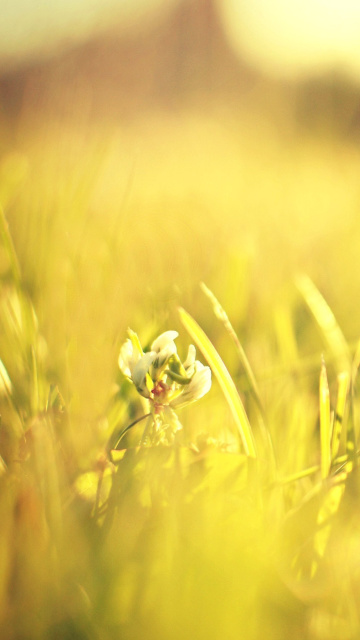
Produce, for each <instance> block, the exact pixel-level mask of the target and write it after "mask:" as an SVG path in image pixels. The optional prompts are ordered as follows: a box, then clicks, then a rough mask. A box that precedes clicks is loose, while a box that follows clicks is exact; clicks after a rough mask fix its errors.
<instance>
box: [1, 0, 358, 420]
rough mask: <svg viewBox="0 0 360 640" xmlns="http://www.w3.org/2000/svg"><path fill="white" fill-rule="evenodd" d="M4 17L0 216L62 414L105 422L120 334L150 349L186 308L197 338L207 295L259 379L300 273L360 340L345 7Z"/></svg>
mask: <svg viewBox="0 0 360 640" xmlns="http://www.w3.org/2000/svg"><path fill="white" fill-rule="evenodd" d="M1 15H2V19H1V24H0V130H1V137H0V201H1V204H2V207H3V208H4V211H5V214H6V216H7V219H8V221H9V227H10V232H11V234H12V236H13V239H14V244H15V248H16V251H17V253H18V256H19V261H20V266H21V269H22V273H23V278H24V280H25V283H26V287H27V288H28V291H29V293H30V295H31V297H32V299H33V301H34V305H35V308H36V310H37V314H38V318H39V323H40V326H41V330H42V332H43V334H44V337H45V339H46V342H47V345H48V352H49V354H50V357H49V359H50V365H51V367H52V369H53V371H54V378H56V379H60V380H61V382H62V385H63V390H64V394H65V396H66V400H67V402H69V403H70V404H71V407H72V410H73V411H74V412H75V413H76V412H78V413H79V414H81V415H82V416H83V417H84V420H89V419H91V418H92V417H94V416H97V415H99V414H100V413H101V411H102V409H103V407H104V404H105V403H106V400H107V398H108V395H109V388H110V387H111V384H112V382H113V380H114V376H115V372H116V367H117V365H116V361H117V354H118V349H119V345H120V344H121V342H122V340H123V339H124V335H125V331H126V328H127V327H128V326H129V325H130V326H131V327H132V328H134V329H135V330H136V331H138V332H139V334H140V335H141V338H142V340H143V342H144V343H146V341H147V340H151V338H152V337H153V335H154V334H155V333H156V332H157V331H158V330H159V329H167V328H169V327H175V328H178V320H177V315H176V308H177V305H178V304H181V305H183V306H185V307H186V308H188V309H189V310H190V311H191V313H192V314H193V315H195V317H197V318H198V319H199V320H200V321H201V322H202V324H203V326H204V327H205V328H210V327H209V322H208V320H207V316H208V314H209V307H208V304H207V303H206V302H205V300H204V297H203V295H202V293H201V291H200V289H199V282H200V281H205V282H206V284H207V285H208V286H209V287H210V288H212V289H213V290H214V292H215V294H216V295H217V296H218V298H219V299H220V301H221V302H222V304H223V305H224V307H225V308H226V310H227V311H228V313H229V315H230V317H231V319H232V321H233V322H234V324H235V326H236V329H237V330H238V332H239V335H240V337H241V338H242V339H243V340H245V341H248V349H249V350H250V358H251V357H253V359H257V360H258V362H257V363H255V365H256V368H257V371H258V374H259V375H261V371H262V370H265V369H266V360H264V357H265V356H264V351H263V350H262V349H261V348H259V344H261V340H262V339H264V341H266V340H267V339H268V337H269V327H270V326H272V320H273V314H274V309H275V308H277V306H278V305H280V306H281V304H282V301H284V300H286V301H287V300H289V299H292V296H294V295H295V294H294V292H293V284H292V283H293V278H294V276H296V275H297V274H298V273H303V272H305V273H307V274H308V275H309V276H310V277H311V278H312V279H313V280H314V281H315V283H316V285H317V286H318V288H319V289H320V290H321V291H322V293H323V294H324V296H325V298H326V299H327V300H328V302H329V304H330V306H331V308H332V309H333V310H334V312H335V314H336V316H337V318H338V321H339V323H340V325H341V326H342V328H343V330H344V332H345V335H346V337H347V338H348V339H349V341H350V342H352V341H354V340H356V339H357V338H358V335H359V319H360V314H359V311H358V304H357V300H358V294H359V274H358V264H359V246H360V245H359V242H360V222H359V205H360V188H359V169H360V154H359V140H360V102H359V98H360V88H359V77H360V44H359V43H360V38H359V34H360V8H359V4H358V3H357V2H351V0H347V1H346V2H344V1H343V2H341V3H340V2H338V1H336V0H332V1H328V2H326V3H324V2H322V0H311V1H310V0H303V1H302V2H300V1H298V0H291V2H285V1H283V0H272V1H271V2H270V1H267V0H166V1H165V0H106V1H104V0H102V1H100V0H92V1H91V2H90V1H89V0H72V1H71V2H70V1H68V0H66V1H65V0H64V1H63V2H61V3H59V2H56V1H55V0H48V1H47V2H38V3H36V5H34V3H33V2H31V1H30V0H11V1H10V0H2V1H1ZM252 335H254V336H256V343H257V348H256V349H254V353H253V355H252V353H251V336H252ZM212 337H213V338H214V337H215V336H212ZM311 346H313V345H311Z"/></svg>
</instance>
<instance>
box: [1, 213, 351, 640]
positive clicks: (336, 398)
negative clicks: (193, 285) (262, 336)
mask: <svg viewBox="0 0 360 640" xmlns="http://www.w3.org/2000/svg"><path fill="white" fill-rule="evenodd" d="M0 241H1V246H0V258H1V268H2V270H1V282H0V286H1V288H0V326H1V335H0V358H1V360H0V409H1V426H0V456H1V457H0V533H1V538H0V623H1V629H2V634H3V636H2V637H4V638H9V639H14V640H20V639H29V640H37V639H55V638H72V639H75V640H76V639H79V640H80V639H84V638H88V639H92V638H99V639H100V638H101V639H106V638H114V637H121V638H128V639H129V640H130V639H133V638H144V637H146V638H148V639H151V638H157V639H159V638H160V639H161V638H163V639H164V640H165V639H168V638H174V639H175V640H176V639H179V640H180V638H181V639H182V638H184V637H192V638H196V639H202V638H204V639H205V638H206V639H214V640H215V639H216V638H220V637H221V638H222V637H224V638H229V639H230V640H231V639H232V638H234V639H235V638H238V637H239V635H240V636H241V637H245V638H248V639H252V638H253V639H254V640H255V639H257V638H265V637H266V638H267V639H270V640H278V639H282V638H284V640H285V639H286V638H288V637H289V636H292V637H294V638H309V639H310V638H311V639H312V638H314V640H328V639H330V638H333V639H334V640H335V639H337V638H340V637H341V638H354V639H355V638H356V637H358V635H359V632H360V621H359V618H358V605H359V598H360V574H359V571H358V531H359V524H360V523H359V516H358V513H359V509H358V506H359V505H358V503H359V497H358V496H359V486H358V485H359V478H358V450H357V441H358V432H359V422H358V418H357V415H358V400H357V397H356V375H357V370H358V365H359V361H360V358H359V350H357V351H356V353H355V356H354V358H353V359H352V358H351V349H350V347H349V346H348V345H347V343H346V341H345V338H344V336H343V335H342V333H341V331H340V329H339V327H338V325H337V324H336V321H335V318H334V315H333V314H332V312H330V310H329V308H328V306H327V305H326V302H325V301H324V299H323V298H322V296H321V294H320V292H318V291H317V289H316V288H315V285H314V284H313V283H311V282H310V281H309V280H308V279H303V280H301V283H300V285H299V286H300V290H301V293H302V295H303V297H304V299H305V302H306V304H307V306H308V307H309V308H310V310H311V312H312V315H313V317H314V318H315V321H316V324H317V326H318V328H320V330H321V333H322V336H323V338H324V345H325V351H324V358H323V360H322V361H321V359H320V358H318V359H317V360H316V361H315V365H314V364H312V365H311V371H310V373H311V375H310V377H306V376H305V377H304V374H305V373H306V374H308V372H309V368H308V364H307V363H306V362H303V361H302V360H301V357H300V356H299V358H298V362H297V363H296V364H297V366H296V368H295V369H294V368H293V367H292V365H291V366H289V368H288V371H286V370H285V371H284V362H285V365H286V354H287V353H288V352H289V353H290V352H291V357H289V360H288V361H289V362H292V364H293V358H294V354H298V345H297V343H296V339H297V337H296V332H295V330H294V326H293V324H292V321H291V318H292V314H294V313H296V309H295V307H292V306H291V303H290V302H289V306H288V308H287V310H286V314H285V315H284V314H283V315H282V316H281V317H282V319H283V321H282V324H281V326H282V335H281V332H280V334H279V333H278V338H279V340H280V343H279V344H278V346H277V347H276V346H275V347H274V346H273V348H274V359H275V363H274V365H275V367H274V368H275V369H276V368H278V365H279V366H280V364H281V366H282V367H283V369H282V373H281V376H280V379H279V376H278V377H276V376H275V375H274V376H273V377H270V378H268V379H267V380H266V379H265V378H263V377H262V370H261V369H259V370H258V371H256V369H255V368H254V367H253V366H251V365H250V357H248V356H247V355H246V354H245V350H244V348H243V346H242V344H241V342H240V340H239V338H238V337H237V335H236V332H235V329H234V327H233V325H232V323H231V321H230V319H229V317H228V316H227V314H226V312H225V310H224V309H223V308H222V307H221V305H220V303H219V302H218V300H217V299H216V297H215V296H214V294H213V293H212V292H211V291H210V290H209V289H208V288H206V287H204V286H203V290H204V291H205V293H206V296H207V298H208V299H210V301H211V303H212V305H213V308H214V310H215V315H216V316H217V319H219V320H220V321H221V322H222V329H221V330H222V331H224V333H225V334H226V335H227V336H228V337H230V339H231V341H232V342H231V341H229V345H230V346H229V349H235V350H236V352H237V355H238V358H239V367H240V371H239V372H235V373H234V374H233V375H231V374H230V371H229V368H228V367H227V366H226V365H225V360H226V358H227V356H228V353H229V352H228V353H225V354H224V356H222V355H221V354H220V348H217V346H215V343H216V339H213V340H211V339H210V337H209V336H208V335H207V334H206V333H205V332H204V330H203V329H202V328H201V326H200V325H199V324H198V323H197V322H196V321H195V320H194V318H193V317H192V316H191V315H190V314H189V313H188V312H187V311H185V310H184V309H180V311H179V316H180V321H181V323H182V324H183V326H184V327H185V329H186V330H187V331H188V333H189V334H190V336H191V338H192V339H193V340H194V342H195V343H196V345H197V347H198V348H199V350H200V351H201V352H202V355H203V357H204V359H205V360H206V362H207V365H208V366H209V367H211V369H212V372H213V375H214V384H213V388H212V390H211V392H210V394H209V397H205V398H203V399H202V400H201V402H200V403H199V406H198V407H197V408H196V412H195V410H194V413H192V406H189V408H186V407H185V409H184V412H185V413H184V416H185V417H184V420H182V418H181V420H182V421H183V428H182V429H180V428H177V427H178V426H179V425H178V423H177V422H176V428H175V429H173V431H172V437H169V438H165V439H164V438H160V437H159V429H158V427H159V425H160V422H161V420H160V418H159V416H161V415H162V411H163V409H164V406H170V408H171V411H173V412H174V411H175V413H176V416H175V417H176V420H177V406H178V404H179V403H178V400H179V398H180V399H181V397H183V398H185V397H189V394H188V391H187V390H188V389H189V388H190V385H191V380H192V376H194V375H195V374H194V371H193V370H192V369H191V366H192V365H191V366H190V365H189V363H187V365H185V364H184V359H183V360H181V359H180V357H177V356H176V357H175V355H174V351H173V347H172V345H171V353H170V351H169V350H168V351H167V352H166V358H165V359H164V362H163V363H162V364H160V363H159V362H158V360H156V359H155V356H154V358H153V359H151V362H150V358H149V357H147V360H149V368H148V369H147V370H146V371H145V374H144V385H145V386H143V384H142V383H143V381H142V380H140V382H139V381H138V383H137V387H138V390H139V389H140V396H139V395H137V394H136V389H135V388H134V385H132V384H131V376H132V379H133V381H135V380H136V379H137V380H138V378H136V376H134V375H133V371H131V372H130V373H131V376H130V377H129V376H127V378H129V379H127V378H126V377H124V376H122V375H121V373H120V372H118V373H117V374H116V376H115V380H114V386H113V387H112V388H111V389H109V393H108V398H107V403H104V406H103V409H102V412H100V413H99V415H97V416H96V417H95V418H94V421H93V423H92V424H91V425H88V426H89V429H90V428H91V429H92V433H93V437H92V438H89V437H88V434H86V433H84V431H83V429H84V421H83V420H82V419H81V416H79V414H78V405H77V404H76V403H71V402H69V401H68V402H67V401H66V399H65V400H64V398H63V395H64V397H65V398H66V394H62V393H61V389H59V386H58V383H59V380H57V379H56V376H55V373H54V370H53V368H52V367H51V353H49V352H48V348H47V346H46V342H45V340H44V338H43V336H42V332H41V325H40V322H39V320H38V319H37V316H36V313H35V310H34V307H33V303H32V300H31V297H30V295H29V293H28V291H27V288H26V286H25V284H24V281H23V278H22V275H21V270H20V268H19V265H18V261H17V259H16V254H15V251H14V247H13V244H12V241H11V237H10V235H9V232H8V228H7V224H6V221H5V218H4V217H3V216H2V217H1V218H0ZM204 304H206V298H205V297H204ZM215 315H214V319H215V321H216V318H215ZM279 317H280V316H277V318H278V320H279ZM284 318H286V321H284ZM209 326H210V327H211V333H214V335H218V331H219V329H218V327H219V326H220V325H218V324H214V328H212V316H211V318H210V319H209ZM277 326H279V325H277ZM145 329H146V328H145ZM158 329H159V330H160V329H161V327H158ZM286 331H288V332H289V335H284V333H285V332H286ZM174 333H175V332H174ZM134 335H135V334H131V336H132V338H131V339H130V342H131V340H132V342H131V344H132V345H133V346H134V344H135V343H136V345H138V343H137V342H136V339H135V338H134ZM153 337H154V336H152V337H151V338H150V340H152V339H153ZM134 341H135V342H134ZM170 342H171V343H172V342H173V333H172V337H171V339H170V338H169V340H168V343H167V344H166V345H165V347H166V349H168V347H169V343H170ZM139 344H140V343H139ZM153 345H154V343H153ZM149 347H150V349H151V343H150V341H149ZM128 348H129V349H130V346H129V347H128ZM132 348H133V347H131V349H132ZM138 348H139V350H140V351H139V354H138V359H140V358H142V357H143V356H144V355H145V354H146V352H147V351H148V350H147V351H146V350H144V351H143V350H142V347H141V345H140V347H139V346H138ZM153 349H155V347H154V346H153ZM155 351H156V349H155ZM131 353H132V352H131ZM155 355H156V354H155ZM332 358H333V359H332ZM328 361H330V363H331V365H330V367H329V366H328V365H326V364H325V363H327V362H328ZM115 366H116V363H115ZM115 366H114V368H115ZM150 366H151V367H153V369H151V370H150ZM161 367H163V368H161ZM123 369H124V370H125V371H127V368H126V366H123ZM199 370H200V371H201V370H202V371H203V369H201V368H200V369H199ZM129 371H130V369H129ZM195 371H196V370H195ZM319 379H320V382H318V380H319ZM286 385H288V387H287V391H286V392H285V391H284V389H286ZM135 386H136V385H135ZM207 390H208V385H207ZM218 391H221V392H222V393H223V396H224V397H223V396H222V395H221V394H220V393H218ZM151 394H152V395H151ZM186 394H188V395H186ZM199 397H200V396H199ZM149 399H150V400H151V401H152V402H153V406H152V410H151V411H149V412H148V413H147V408H146V402H148V401H149ZM224 399H225V401H226V402H224ZM68 400H70V399H68ZM175 401H176V402H175ZM171 402H173V405H171ZM226 403H227V404H226ZM253 406H255V408H256V409H255V412H254V411H253ZM74 407H75V408H76V410H75V409H74ZM208 407H210V413H211V416H209V413H207V411H208ZM148 414H149V415H148ZM195 415H196V416H197V420H196V423H195V424H193V422H194V421H195V419H193V418H192V416H195ZM171 416H172V420H174V421H175V417H174V416H173V415H172V414H171ZM143 418H146V419H150V423H149V424H150V427H149V429H148V430H147V432H146V437H144V435H143V434H144V422H143ZM162 426H163V425H162ZM210 426H211V429H210ZM234 433H235V434H236V437H235V435H234ZM79 443H83V444H82V448H81V447H80V446H79ZM284 448H285V451H284Z"/></svg>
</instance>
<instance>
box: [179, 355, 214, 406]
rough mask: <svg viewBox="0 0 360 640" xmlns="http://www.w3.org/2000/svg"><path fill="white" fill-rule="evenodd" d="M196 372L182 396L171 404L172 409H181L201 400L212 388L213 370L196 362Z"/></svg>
mask: <svg viewBox="0 0 360 640" xmlns="http://www.w3.org/2000/svg"><path fill="white" fill-rule="evenodd" d="M195 366H196V371H195V373H194V375H193V377H192V379H191V382H190V384H188V385H187V386H185V387H184V391H183V393H182V394H181V395H179V396H178V397H177V398H175V399H174V400H173V401H172V402H171V406H172V407H181V406H183V405H185V404H189V403H190V402H195V401H196V400H200V398H202V397H203V396H204V395H205V394H206V393H207V392H208V391H209V389H210V387H211V369H210V367H205V366H204V365H203V364H201V362H199V361H198V360H196V362H195Z"/></svg>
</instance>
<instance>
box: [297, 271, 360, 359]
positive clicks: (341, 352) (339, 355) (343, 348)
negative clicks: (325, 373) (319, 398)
mask: <svg viewBox="0 0 360 640" xmlns="http://www.w3.org/2000/svg"><path fill="white" fill-rule="evenodd" d="M296 285H297V288H298V289H299V291H300V293H301V294H302V296H303V298H304V300H305V302H306V304H307V306H308V307H309V309H310V311H311V313H312V315H313V316H314V318H315V321H316V322H317V324H318V327H319V328H320V330H321V333H322V334H323V336H324V339H325V342H326V344H327V346H328V348H329V350H330V352H331V353H332V354H333V355H334V356H335V359H336V360H337V362H338V366H339V371H347V370H350V367H351V358H350V351H349V347H348V344H347V342H346V340H345V337H344V334H343V332H342V331H341V329H340V327H339V325H338V323H337V321H336V318H335V316H334V314H333V312H332V311H331V309H330V307H329V305H328V303H327V302H326V301H325V299H324V298H323V296H322V295H321V293H320V291H319V290H318V289H317V287H316V286H315V285H314V283H313V282H312V280H310V278H309V277H308V276H306V275H301V276H299V277H298V278H297V279H296Z"/></svg>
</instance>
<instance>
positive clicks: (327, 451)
mask: <svg viewBox="0 0 360 640" xmlns="http://www.w3.org/2000/svg"><path fill="white" fill-rule="evenodd" d="M319 403H320V450H321V477H322V478H327V476H328V475H329V471H330V466H331V446H330V445H331V415H330V394H329V385H328V379H327V374H326V366H325V362H324V361H323V362H322V364H321V372H320V384H319Z"/></svg>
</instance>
